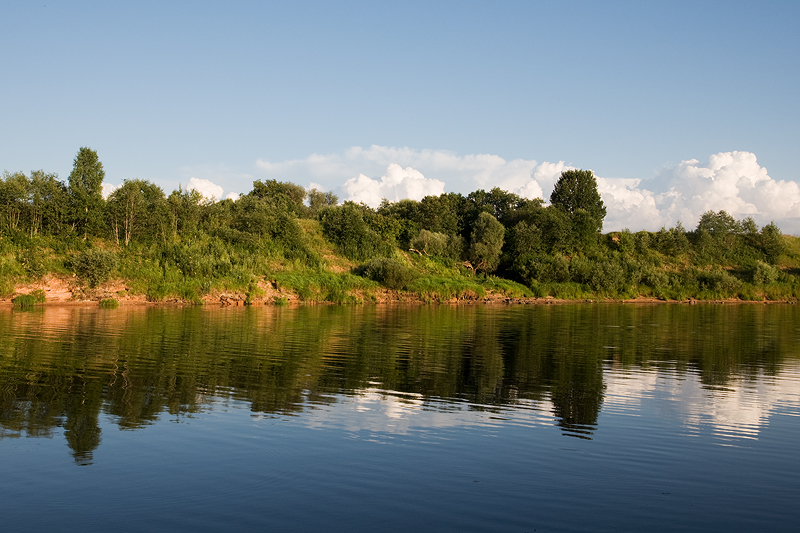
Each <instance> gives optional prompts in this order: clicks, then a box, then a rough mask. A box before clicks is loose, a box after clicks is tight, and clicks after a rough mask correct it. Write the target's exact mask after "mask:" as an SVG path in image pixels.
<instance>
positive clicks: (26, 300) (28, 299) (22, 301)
mask: <svg viewBox="0 0 800 533" xmlns="http://www.w3.org/2000/svg"><path fill="white" fill-rule="evenodd" d="M11 301H12V302H13V303H14V307H16V308H17V309H30V308H31V307H33V306H34V305H36V303H37V302H36V297H35V296H33V295H32V294H20V295H19V296H17V297H16V298H14V299H13V300H11Z"/></svg>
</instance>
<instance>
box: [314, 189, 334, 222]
mask: <svg viewBox="0 0 800 533" xmlns="http://www.w3.org/2000/svg"><path fill="white" fill-rule="evenodd" d="M338 203H339V197H338V196H336V195H335V194H333V193H332V192H330V191H328V192H322V191H318V190H317V189H311V190H310V191H308V212H309V216H311V217H312V218H315V217H316V216H317V215H319V212H320V211H322V209H323V208H325V207H331V206H334V205H338Z"/></svg>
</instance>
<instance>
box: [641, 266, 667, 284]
mask: <svg viewBox="0 0 800 533" xmlns="http://www.w3.org/2000/svg"><path fill="white" fill-rule="evenodd" d="M641 281H642V283H644V284H645V285H647V286H648V287H652V288H653V289H664V288H666V287H668V286H669V276H668V275H667V273H666V272H664V271H663V270H662V269H660V268H656V267H653V266H646V267H644V268H643V269H642V278H641Z"/></svg>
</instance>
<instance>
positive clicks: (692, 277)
mask: <svg viewBox="0 0 800 533" xmlns="http://www.w3.org/2000/svg"><path fill="white" fill-rule="evenodd" d="M103 178H104V172H103V167H102V163H100V161H99V159H98V158H97V154H96V153H95V152H94V151H93V150H90V149H88V148H81V149H80V151H79V152H78V154H77V156H76V158H75V161H74V165H73V170H72V172H71V173H70V176H69V179H68V181H67V182H66V183H65V182H62V181H59V180H58V177H57V176H56V175H54V174H47V173H45V172H44V171H34V172H31V173H30V175H25V174H23V173H21V172H17V173H14V174H11V173H9V172H5V173H4V174H3V176H2V179H0V298H3V299H12V298H15V297H17V298H19V295H16V286H17V285H20V284H28V285H33V284H36V283H37V282H41V281H42V280H43V279H60V280H64V281H66V282H67V283H69V284H70V285H71V288H72V292H73V294H74V295H75V297H76V298H93V299H98V300H99V299H101V298H106V299H114V300H117V299H120V298H127V297H131V296H139V297H143V298H146V299H147V300H149V301H154V302H158V301H165V300H179V301H185V302H195V303H201V302H203V301H207V300H209V299H216V300H222V301H226V299H227V301H233V300H236V301H237V302H239V301H241V302H242V303H245V304H253V303H262V302H265V303H276V304H283V303H287V302H288V301H290V300H292V301H295V300H299V301H303V302H333V303H359V302H369V301H376V300H380V299H386V298H391V299H417V300H423V301H444V300H451V299H454V298H455V299H462V300H464V299H479V298H484V297H486V296H487V295H503V296H504V297H509V298H520V297H555V298H561V299H597V298H615V299H619V298H626V299H627V298H636V297H649V298H657V299H662V300H686V299H689V298H694V299H700V300H712V299H729V298H738V299H742V300H763V299H768V300H795V299H797V298H798V296H800V269H799V268H800V239H797V238H794V237H789V236H785V235H782V234H781V232H780V230H779V228H778V227H777V226H776V225H775V224H773V223H771V224H768V225H766V226H764V227H762V228H759V227H758V226H757V225H756V223H755V222H754V221H753V219H751V218H747V219H744V220H736V219H734V218H733V217H731V216H730V215H729V214H728V213H726V212H725V211H719V212H713V211H709V212H707V213H706V214H704V215H703V217H702V218H701V220H700V222H699V223H698V225H697V227H696V228H694V229H692V230H686V229H685V228H683V226H682V225H681V224H680V223H678V224H677V225H676V226H675V227H673V228H662V229H661V230H659V231H657V232H648V231H639V232H635V233H634V232H631V231H629V230H627V229H626V230H624V231H621V232H612V233H607V234H603V233H602V227H603V219H604V217H605V214H606V210H605V206H604V205H603V202H602V200H601V198H600V195H599V193H598V192H597V185H596V181H595V178H594V176H593V175H592V173H591V171H583V170H571V171H566V172H563V173H562V175H561V178H560V179H559V181H558V183H557V184H556V187H555V189H554V191H553V194H552V195H551V197H550V204H549V205H545V203H544V201H543V200H542V199H535V200H529V199H526V198H522V197H520V196H518V195H516V194H513V193H510V192H507V191H503V190H501V189H499V188H494V189H492V190H490V191H484V190H479V191H475V192H473V193H470V194H469V195H466V196H464V195H461V194H457V193H446V194H442V195H440V196H428V197H425V198H423V199H422V200H420V201H414V200H401V201H399V202H394V203H391V202H388V201H384V203H383V204H382V205H381V206H380V207H379V208H377V209H372V208H370V207H368V206H365V205H363V204H355V203H352V202H345V203H344V204H342V205H339V203H338V199H337V198H336V196H335V195H333V194H331V193H322V192H319V191H316V190H312V191H310V192H306V191H305V189H303V188H302V187H300V186H298V185H294V184H291V183H285V182H279V181H276V180H269V181H265V182H263V181H256V182H254V184H253V189H252V190H251V191H250V192H249V193H248V194H246V195H243V196H242V197H240V198H239V199H238V200H236V201H233V200H222V201H218V202H213V201H209V200H206V199H204V198H203V197H201V196H200V194H199V193H197V192H196V191H187V190H183V189H179V190H176V191H173V192H172V193H170V194H169V195H166V194H165V193H164V192H163V191H162V190H161V189H160V188H159V187H158V186H156V185H154V184H152V183H150V182H148V181H145V180H126V181H125V182H124V183H123V184H122V185H121V186H120V187H119V188H118V189H116V190H115V191H114V192H113V194H111V195H110V196H109V197H108V198H107V199H104V198H103V196H102V194H101V192H102V182H103ZM23 300H26V299H25V298H23ZM23 300H19V301H20V302H22V301H23ZM20 305H22V303H21V304H20ZM25 305H28V304H25Z"/></svg>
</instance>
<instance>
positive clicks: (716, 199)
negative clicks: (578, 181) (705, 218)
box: [598, 151, 800, 233]
mask: <svg viewBox="0 0 800 533" xmlns="http://www.w3.org/2000/svg"><path fill="white" fill-rule="evenodd" d="M598 189H599V191H600V194H601V196H602V198H603V201H604V202H605V204H606V208H607V210H608V215H607V217H606V223H605V229H606V230H614V229H621V228H623V227H628V228H631V229H649V230H656V229H658V228H660V227H661V226H673V225H675V224H676V223H677V222H678V221H681V222H682V223H683V225H684V226H685V227H686V228H687V229H691V228H694V227H695V226H696V225H697V222H698V221H699V220H700V217H701V216H702V215H703V213H705V212H706V211H719V210H725V211H727V212H728V213H729V214H731V215H732V216H733V217H735V218H737V219H742V218H746V217H753V219H754V220H755V221H756V222H757V223H758V224H759V225H762V226H763V225H764V224H768V223H769V222H770V221H773V220H774V221H775V223H776V224H778V226H779V227H780V228H781V229H782V230H783V231H785V232H787V233H798V232H800V186H798V184H797V183H796V182H794V181H784V180H780V181H778V180H775V179H773V178H771V177H770V176H769V174H767V169H765V168H764V167H762V166H761V165H759V164H758V161H757V159H756V156H755V154H753V153H751V152H742V151H734V152H720V153H718V154H714V155H712V156H710V157H709V161H708V163H707V164H703V163H701V162H700V161H698V160H697V159H689V160H686V161H681V163H680V164H679V165H677V166H675V167H672V168H666V169H664V170H663V171H662V172H660V173H659V174H658V175H657V176H656V177H655V178H653V179H651V180H648V181H647V182H646V183H645V182H643V181H641V180H625V179H603V178H598Z"/></svg>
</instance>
